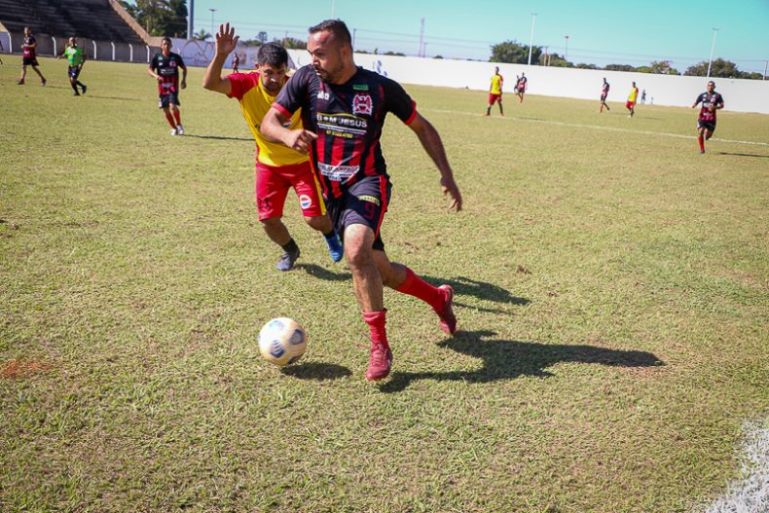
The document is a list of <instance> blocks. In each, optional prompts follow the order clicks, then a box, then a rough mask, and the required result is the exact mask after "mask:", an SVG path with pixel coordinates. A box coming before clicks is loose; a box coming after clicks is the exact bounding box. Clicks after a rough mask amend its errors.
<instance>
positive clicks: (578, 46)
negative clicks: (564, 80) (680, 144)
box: [195, 0, 769, 72]
mask: <svg viewBox="0 0 769 513" xmlns="http://www.w3.org/2000/svg"><path fill="white" fill-rule="evenodd" d="M211 8H213V9H216V11H215V12H214V13H213V18H214V23H215V24H216V25H218V23H221V22H224V21H231V22H232V23H233V24H234V25H235V27H236V29H238V32H239V33H240V34H242V36H243V37H244V38H253V37H254V36H255V35H256V34H257V33H258V32H259V31H261V30H263V31H265V32H267V33H268V35H269V37H270V38H274V37H283V36H284V35H285V34H288V35H290V36H292V37H297V38H301V39H304V38H305V37H306V28H307V27H308V26H310V25H312V24H314V23H317V22H318V21H320V20H322V19H325V18H330V17H331V16H332V10H333V13H334V15H335V17H337V18H341V19H343V20H344V21H345V22H347V24H348V26H349V27H350V29H351V30H352V29H357V30H356V41H355V43H356V44H355V46H356V47H357V48H361V49H365V50H369V51H371V50H374V49H375V48H377V49H379V51H380V52H384V51H387V50H391V51H400V52H404V53H406V54H409V55H416V54H417V52H418V50H419V30H420V19H421V18H424V19H425V41H426V43H427V46H426V54H427V55H428V56H434V55H436V54H439V55H443V56H444V57H456V58H472V59H481V60H487V59H488V57H489V54H490V51H489V46H490V45H491V44H493V43H496V42H501V41H504V40H508V39H515V40H518V41H519V42H521V43H523V44H528V42H529V33H530V29H531V20H532V16H531V13H537V16H536V22H535V28H534V44H535V45H540V46H548V47H549V48H550V51H551V52H553V51H555V52H557V53H559V54H562V55H563V53H564V52H565V50H566V48H565V38H564V36H565V35H569V41H568V59H569V60H570V61H572V62H587V63H594V64H598V65H606V64H609V63H619V64H632V65H635V66H639V65H642V64H648V63H649V62H651V61H652V60H663V59H664V60H672V61H673V63H674V66H675V67H677V68H679V70H681V71H683V69H685V68H686V67H687V66H689V65H691V64H693V63H696V62H699V61H702V60H707V59H708V57H709V55H710V47H711V42H712V37H713V28H714V27H716V28H718V29H719V30H718V33H717V38H716V51H715V57H723V58H726V59H729V60H732V61H735V62H736V63H737V64H738V66H739V68H740V69H741V70H743V71H759V72H763V71H764V66H765V62H766V61H767V60H769V0H735V1H734V2H728V1H725V2H705V1H702V0H700V1H694V0H648V1H645V2H644V1H639V2H616V1H598V0H539V1H537V0H528V1H517V0H508V1H503V0H473V1H460V0H380V1H367V0H289V1H288V2H283V1H272V2H265V1H257V0H196V1H195V30H196V31H198V30H200V29H201V28H202V29H205V30H207V31H210V30H211V16H212V13H211V11H210V10H209V9H211Z"/></svg>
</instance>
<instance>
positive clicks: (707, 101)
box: [694, 91, 724, 121]
mask: <svg viewBox="0 0 769 513" xmlns="http://www.w3.org/2000/svg"><path fill="white" fill-rule="evenodd" d="M699 103H702V108H701V109H700V115H699V118H698V119H699V120H700V121H715V120H716V109H717V108H718V107H723V106H724V97H723V96H721V93H716V92H712V93H709V92H707V91H706V92H704V93H702V94H700V95H699V96H698V97H697V100H696V101H695V102H694V105H697V104H699Z"/></svg>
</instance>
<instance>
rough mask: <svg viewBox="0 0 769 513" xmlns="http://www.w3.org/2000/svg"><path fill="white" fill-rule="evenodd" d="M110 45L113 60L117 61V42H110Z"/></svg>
mask: <svg viewBox="0 0 769 513" xmlns="http://www.w3.org/2000/svg"><path fill="white" fill-rule="evenodd" d="M109 44H110V45H112V60H113V61H114V60H115V42H114V41H110V42H109Z"/></svg>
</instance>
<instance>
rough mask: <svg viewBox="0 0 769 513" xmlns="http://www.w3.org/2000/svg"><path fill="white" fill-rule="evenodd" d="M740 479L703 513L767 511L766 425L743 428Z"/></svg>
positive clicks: (768, 456)
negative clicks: (744, 437)
mask: <svg viewBox="0 0 769 513" xmlns="http://www.w3.org/2000/svg"><path fill="white" fill-rule="evenodd" d="M745 432H746V439H745V442H744V445H743V451H744V453H745V457H744V460H743V464H742V475H743V478H742V479H741V480H739V481H735V482H733V483H731V484H729V486H728V487H727V494H726V495H724V496H722V497H720V498H718V499H717V500H716V501H715V502H713V504H711V505H710V506H709V507H708V509H707V510H706V513H763V512H766V511H769V424H767V423H766V422H764V423H763V424H760V423H753V424H746V426H745Z"/></svg>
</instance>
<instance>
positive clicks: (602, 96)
mask: <svg viewBox="0 0 769 513" xmlns="http://www.w3.org/2000/svg"><path fill="white" fill-rule="evenodd" d="M607 96H608V95H607V94H602V95H601V101H602V102H605V101H606V97H607Z"/></svg>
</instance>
